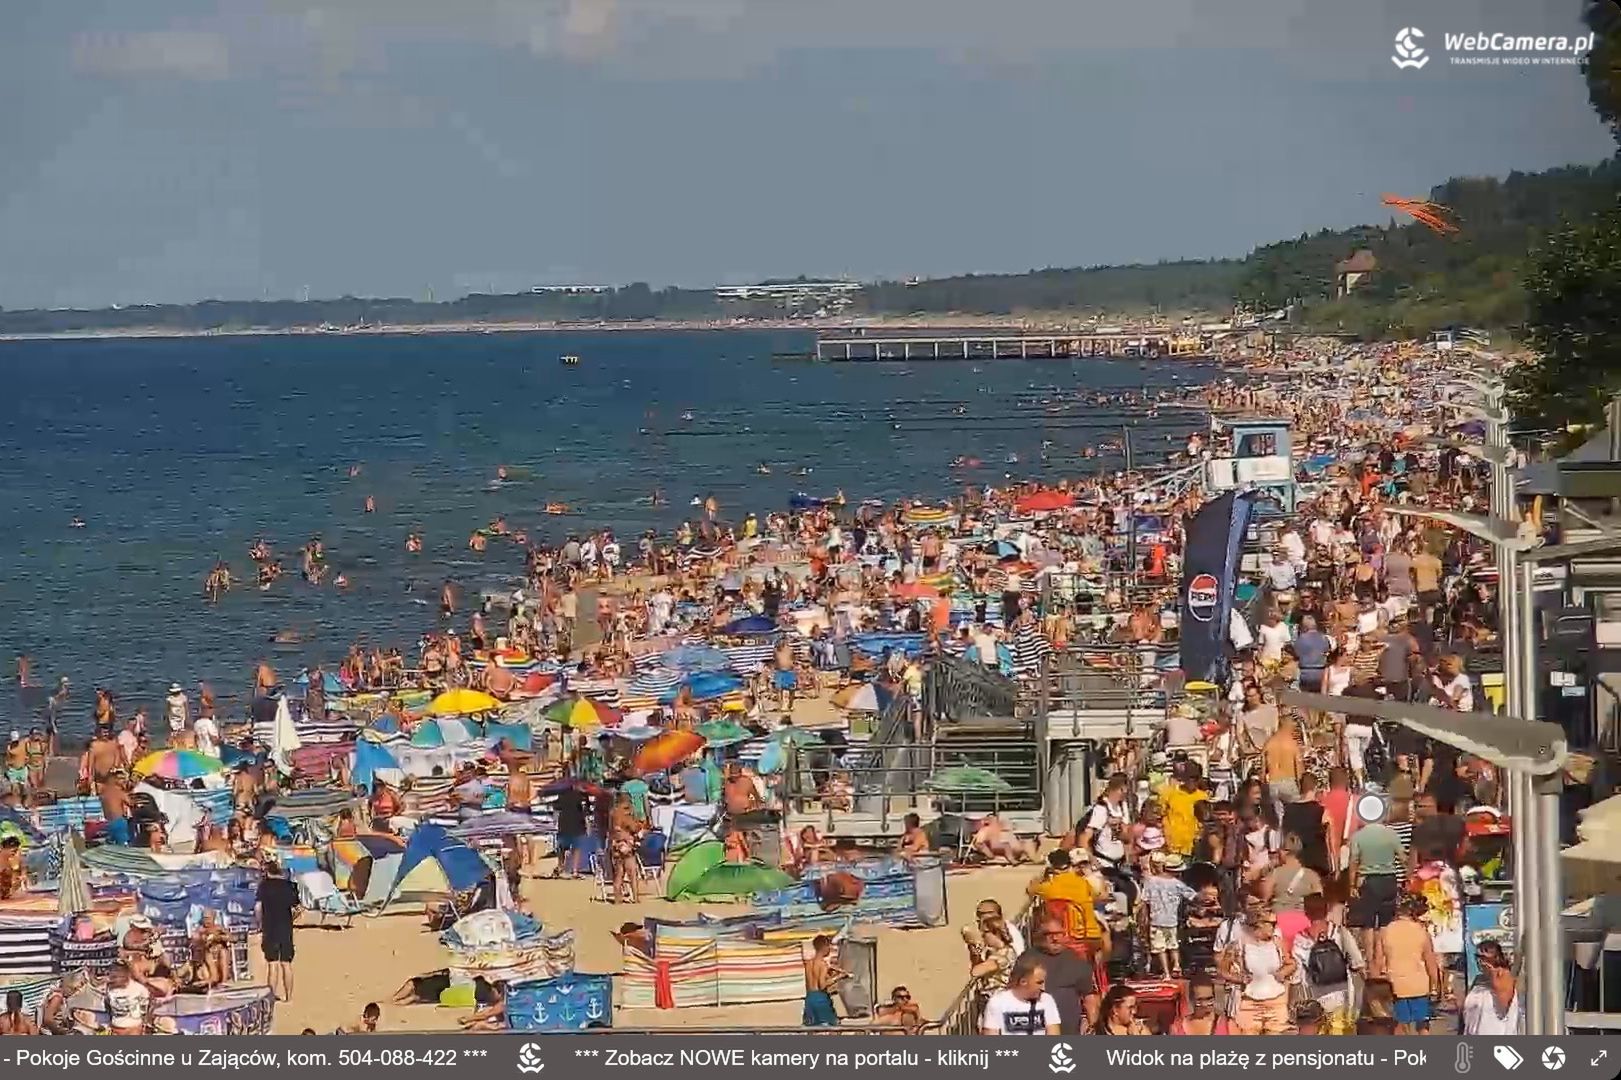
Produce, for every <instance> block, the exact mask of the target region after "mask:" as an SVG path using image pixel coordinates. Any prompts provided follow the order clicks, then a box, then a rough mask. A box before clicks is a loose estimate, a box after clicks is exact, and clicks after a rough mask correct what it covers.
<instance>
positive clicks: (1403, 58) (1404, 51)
mask: <svg viewBox="0 0 1621 1080" xmlns="http://www.w3.org/2000/svg"><path fill="white" fill-rule="evenodd" d="M1423 37H1424V31H1422V30H1420V29H1419V28H1418V27H1416V26H1404V27H1402V28H1401V29H1400V30H1398V31H1396V55H1394V56H1392V57H1391V58H1390V59H1391V60H1392V61H1393V62H1394V63H1395V65H1396V66H1397V67H1399V68H1414V69H1417V68H1421V67H1423V66H1424V65H1425V64H1427V63H1429V62H1430V57H1429V54H1428V53H1426V52H1425V51H1424V46H1422V45H1420V44H1419V40H1420V39H1422V38H1423Z"/></svg>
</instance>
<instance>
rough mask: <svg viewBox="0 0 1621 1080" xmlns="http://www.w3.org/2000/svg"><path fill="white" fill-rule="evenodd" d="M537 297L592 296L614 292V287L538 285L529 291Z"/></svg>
mask: <svg viewBox="0 0 1621 1080" xmlns="http://www.w3.org/2000/svg"><path fill="white" fill-rule="evenodd" d="M529 291H530V292H532V293H535V294H537V295H539V294H542V293H562V294H564V295H565V296H590V295H594V294H596V293H605V292H612V291H613V286H612V285H536V286H535V287H534V288H532V289H530V290H529Z"/></svg>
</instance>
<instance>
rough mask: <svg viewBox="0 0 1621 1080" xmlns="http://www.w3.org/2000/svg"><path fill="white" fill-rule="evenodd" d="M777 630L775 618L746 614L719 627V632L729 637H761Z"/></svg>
mask: <svg viewBox="0 0 1621 1080" xmlns="http://www.w3.org/2000/svg"><path fill="white" fill-rule="evenodd" d="M776 632H777V623H776V620H774V619H770V618H767V617H766V616H764V615H746V616H744V617H743V618H741V619H734V620H733V621H731V622H729V623H727V624H726V625H725V626H723V627H721V633H723V634H726V635H728V636H730V637H761V636H763V635H765V634H774V633H776Z"/></svg>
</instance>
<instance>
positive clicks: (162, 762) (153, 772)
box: [130, 750, 225, 780]
mask: <svg viewBox="0 0 1621 1080" xmlns="http://www.w3.org/2000/svg"><path fill="white" fill-rule="evenodd" d="M224 769H225V763H224V762H222V761H221V760H220V759H219V758H217V757H211V756H210V755H208V754H199V753H198V752H197V751H195V750H154V751H152V753H150V754H148V755H146V756H145V757H143V758H142V759H141V760H140V761H137V762H136V763H135V765H134V767H133V768H132V769H131V770H130V771H131V772H133V773H134V774H135V775H136V776H155V777H157V778H158V779H160V780H195V779H197V778H198V777H200V776H210V775H212V774H214V773H217V772H223V771H224Z"/></svg>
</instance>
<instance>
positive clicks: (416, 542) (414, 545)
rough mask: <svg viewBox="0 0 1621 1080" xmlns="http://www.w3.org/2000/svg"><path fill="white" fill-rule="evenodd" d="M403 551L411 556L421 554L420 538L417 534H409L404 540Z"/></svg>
mask: <svg viewBox="0 0 1621 1080" xmlns="http://www.w3.org/2000/svg"><path fill="white" fill-rule="evenodd" d="M405 550H406V552H407V553H408V554H411V555H420V554H422V537H421V535H419V534H418V533H414V532H413V533H410V534H408V535H407V536H406V538H405Z"/></svg>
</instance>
